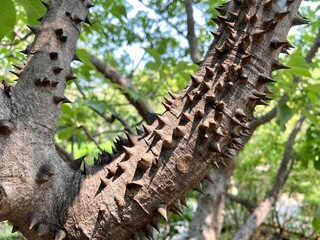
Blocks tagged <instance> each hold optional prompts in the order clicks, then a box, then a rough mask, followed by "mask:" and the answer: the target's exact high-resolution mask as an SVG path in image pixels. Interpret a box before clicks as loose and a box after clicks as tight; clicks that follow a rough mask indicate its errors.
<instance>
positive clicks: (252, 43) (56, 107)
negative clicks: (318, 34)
mask: <svg viewBox="0 0 320 240" xmlns="http://www.w3.org/2000/svg"><path fill="white" fill-rule="evenodd" d="M300 2H301V0H297V1H291V0H288V2H286V1H285V2H284V4H283V6H279V4H278V3H273V1H271V0H270V1H269V0H268V1H255V0H244V1H243V2H242V1H241V2H240V1H238V0H237V1H234V2H230V3H228V4H226V5H225V6H224V8H223V9H222V10H221V11H225V12H226V15H225V16H224V17H221V18H220V19H219V21H220V22H221V26H220V27H219V29H218V31H217V32H216V33H215V36H216V38H215V40H214V41H213V42H212V44H211V46H210V48H209V50H208V52H207V54H206V56H205V59H204V61H203V63H202V65H201V66H200V68H199V70H198V71H197V72H196V74H195V75H193V76H192V77H191V78H192V81H190V83H189V84H188V85H187V86H186V88H185V89H184V90H183V91H182V92H181V93H180V94H172V99H170V100H169V101H168V102H166V103H165V106H166V108H167V111H166V112H165V113H163V114H162V115H157V120H156V121H155V122H154V123H153V124H152V125H148V126H145V127H144V129H145V133H144V134H143V135H141V136H133V135H130V136H128V138H129V145H128V146H118V150H119V151H116V152H114V153H113V154H112V155H111V156H110V155H109V154H106V153H104V154H103V155H102V156H101V157H100V159H99V161H97V162H96V163H95V166H93V167H89V166H87V165H86V164H85V162H83V161H82V159H80V160H78V161H74V162H72V163H71V164H70V165H67V164H66V163H64V162H63V161H62V160H61V159H60V158H59V156H58V154H57V152H56V150H55V147H54V142H53V135H54V131H55V127H56V122H57V118H58V115H59V112H60V105H61V104H62V103H66V102H68V99H67V98H65V97H64V96H63V91H64V88H65V85H66V80H71V79H72V78H73V76H72V75H71V73H70V62H71V61H72V60H73V59H74V53H75V46H76V40H77V39H78V37H79V33H80V29H81V26H82V23H83V22H88V20H87V12H88V8H89V7H90V6H91V2H90V1H87V0H52V1H51V2H50V4H49V5H48V9H49V11H48V13H47V14H46V15H45V17H44V18H43V22H42V24H41V26H40V27H31V29H32V30H33V31H34V32H35V34H36V38H35V41H34V43H33V44H32V45H31V46H29V47H28V49H27V50H26V51H25V52H26V53H27V55H28V60H27V63H26V66H25V68H24V69H23V70H21V73H20V77H19V81H18V83H17V85H16V86H15V87H14V89H13V92H12V94H7V91H6V90H4V89H1V90H0V100H1V108H0V109H1V110H0V119H1V120H0V134H1V135H0V159H1V161H0V179H1V180H0V181H1V182H0V220H9V221H10V222H12V223H13V224H14V226H15V229H18V230H19V231H20V232H22V234H23V235H24V236H26V237H27V238H29V239H35V240H37V239H49V240H50V239H130V238H133V239H139V238H140V236H142V235H144V234H146V235H149V234H151V232H152V231H151V229H150V225H148V224H149V223H152V226H155V222H156V218H157V217H158V216H162V217H164V218H167V210H171V211H173V212H177V211H179V206H180V202H179V199H182V198H184V195H185V193H186V192H187V191H188V190H190V189H191V188H193V187H196V188H197V185H198V182H199V181H200V180H201V179H202V178H203V177H205V176H206V175H207V174H208V172H209V170H210V169H211V167H212V166H213V165H215V164H218V165H219V164H221V163H222V160H221V159H222V158H232V157H231V155H230V154H231V152H230V149H234V148H239V147H241V145H242V142H241V141H240V140H239V137H241V136H244V135H246V134H247V128H248V127H247V125H246V123H247V122H249V121H250V120H251V119H252V112H253V110H254V108H255V107H256V106H257V105H259V104H265V101H264V100H265V99H266V95H265V93H267V92H268V91H269V90H268V88H267V83H269V82H272V81H273V80H272V78H271V72H272V71H274V70H277V69H281V68H285V66H283V65H282V64H280V63H279V62H278V60H276V56H277V55H278V54H279V52H280V51H281V50H282V49H283V48H287V47H289V46H290V44H289V43H288V42H287V41H286V40H285V37H286V34H287V33H288V31H289V29H290V27H291V26H292V25H294V24H296V23H297V22H298V23H302V21H303V20H304V19H303V18H301V17H300V16H299V15H298V14H297V9H298V6H299V4H300ZM287 7H288V8H289V10H290V11H287ZM283 8H285V9H283ZM265 56H268V58H266V57H265ZM81 164H82V165H83V169H82V168H81V169H79V168H80V165H81ZM139 229H140V230H141V234H140V232H138V230H139Z"/></svg>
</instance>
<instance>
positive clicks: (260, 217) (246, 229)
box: [233, 115, 305, 240]
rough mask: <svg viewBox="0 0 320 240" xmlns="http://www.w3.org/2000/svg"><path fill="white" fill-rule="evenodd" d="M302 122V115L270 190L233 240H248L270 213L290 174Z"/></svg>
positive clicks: (291, 135) (303, 117) (290, 137)
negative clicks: (294, 148) (294, 146)
mask: <svg viewBox="0 0 320 240" xmlns="http://www.w3.org/2000/svg"><path fill="white" fill-rule="evenodd" d="M304 120H305V116H303V115H302V116H301V117H300V119H299V120H298V121H297V123H296V124H295V126H294V128H293V130H292V132H291V134H290V136H289V139H288V142H287V144H286V148H285V151H284V155H283V158H282V161H281V164H280V167H279V170H278V173H277V176H276V180H275V183H274V185H273V187H272V190H271V191H270V192H269V193H267V194H266V197H265V199H264V200H263V201H262V202H260V203H259V205H258V207H257V208H256V209H255V210H254V212H253V213H252V214H251V215H250V217H249V218H248V219H247V221H246V222H245V223H244V224H243V225H242V226H241V227H240V229H239V230H238V231H237V232H236V234H235V235H234V237H233V240H240V239H241V240H248V239H250V238H251V236H252V235H253V233H254V231H255V230H256V229H257V228H258V227H259V226H260V225H261V224H262V223H263V222H264V221H265V219H266V217H267V216H268V214H269V212H270V211H271V209H272V206H273V205H274V203H275V201H276V198H277V195H278V194H279V192H280V190H281V189H282V187H283V186H284V184H285V183H286V180H287V179H288V176H289V173H290V171H289V170H288V164H289V163H290V160H291V159H292V156H291V154H292V149H293V144H294V142H295V138H296V136H297V134H298V132H299V131H300V129H301V127H302V124H303V122H304ZM291 168H292V167H289V169H291Z"/></svg>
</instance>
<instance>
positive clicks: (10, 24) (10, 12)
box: [0, 0, 16, 40]
mask: <svg viewBox="0 0 320 240" xmlns="http://www.w3.org/2000/svg"><path fill="white" fill-rule="evenodd" d="M0 13H1V14H0V40H1V39H2V38H3V37H4V36H6V35H7V34H9V33H10V32H12V31H13V28H14V26H15V24H16V9H15V7H14V4H13V1H12V0H0Z"/></svg>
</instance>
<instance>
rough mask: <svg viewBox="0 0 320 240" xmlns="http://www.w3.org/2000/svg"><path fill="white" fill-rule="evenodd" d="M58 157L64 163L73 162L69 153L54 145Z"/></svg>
mask: <svg viewBox="0 0 320 240" xmlns="http://www.w3.org/2000/svg"><path fill="white" fill-rule="evenodd" d="M54 146H55V148H56V150H57V152H58V154H59V156H60V157H61V158H62V159H63V160H64V161H65V162H72V161H74V158H73V157H72V155H71V154H70V153H68V152H67V151H66V150H65V149H64V148H63V147H62V146H60V145H59V144H57V143H55V144H54Z"/></svg>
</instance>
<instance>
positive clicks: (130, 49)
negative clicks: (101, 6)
mask: <svg viewBox="0 0 320 240" xmlns="http://www.w3.org/2000/svg"><path fill="white" fill-rule="evenodd" d="M127 1H128V2H129V3H130V4H131V5H132V6H133V10H132V11H130V12H129V13H128V17H129V18H131V17H134V16H135V15H136V13H137V12H138V11H141V10H142V11H146V12H149V16H150V17H151V18H154V17H155V16H156V15H157V14H156V13H155V12H154V11H152V10H150V9H148V8H147V7H145V6H144V5H143V4H142V3H141V2H139V1H138V0H127ZM212 1H214V0H212ZM285 1H286V0H285ZM280 2H281V1H280ZM319 5H320V0H319V1H317V2H309V1H306V0H304V1H303V2H302V4H301V6H302V7H307V6H310V7H311V9H316V7H317V6H319ZM193 10H194V19H197V24H199V25H200V26H204V25H205V19H204V18H203V16H202V12H201V11H200V10H198V9H197V8H194V9H193ZM295 31H297V28H292V29H291V31H290V32H289V34H290V33H291V34H292V33H294V32H295ZM181 44H182V46H186V45H187V44H188V42H187V40H186V39H185V38H181ZM118 51H119V52H117V54H119V55H121V54H122V53H123V52H124V51H125V52H126V53H127V54H129V55H130V57H131V59H135V60H134V63H133V65H134V66H135V65H136V64H137V63H138V62H139V61H140V59H141V58H142V57H143V55H144V50H143V49H142V48H141V46H140V45H139V44H135V45H133V46H126V47H123V48H120V49H119V50H118Z"/></svg>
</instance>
